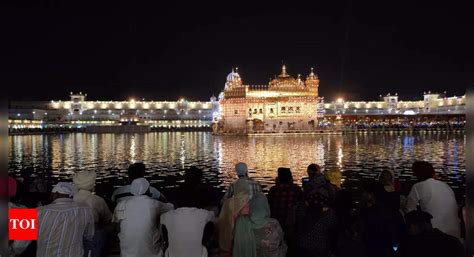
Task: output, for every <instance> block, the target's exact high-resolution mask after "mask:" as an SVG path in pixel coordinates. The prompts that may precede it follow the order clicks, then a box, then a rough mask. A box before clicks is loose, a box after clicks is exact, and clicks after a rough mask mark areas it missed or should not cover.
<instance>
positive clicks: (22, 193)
mask: <svg viewBox="0 0 474 257" xmlns="http://www.w3.org/2000/svg"><path fill="white" fill-rule="evenodd" d="M20 174H21V176H20V177H19V178H18V182H19V183H17V199H18V202H19V203H21V204H23V205H25V206H26V207H28V208H36V207H38V206H41V205H45V204H47V203H48V200H49V199H48V198H49V191H48V186H47V184H46V180H45V179H44V178H43V176H44V175H43V174H44V173H43V174H40V175H38V173H37V172H35V170H34V169H33V168H32V167H27V168H25V169H24V170H22V171H21V172H20Z"/></svg>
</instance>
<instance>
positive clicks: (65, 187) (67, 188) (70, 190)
mask: <svg viewBox="0 0 474 257" xmlns="http://www.w3.org/2000/svg"><path fill="white" fill-rule="evenodd" d="M52 192H53V193H59V194H63V195H69V197H72V196H73V195H74V186H73V185H72V184H71V183H68V182H59V183H58V184H56V185H55V186H54V187H53V191H52Z"/></svg>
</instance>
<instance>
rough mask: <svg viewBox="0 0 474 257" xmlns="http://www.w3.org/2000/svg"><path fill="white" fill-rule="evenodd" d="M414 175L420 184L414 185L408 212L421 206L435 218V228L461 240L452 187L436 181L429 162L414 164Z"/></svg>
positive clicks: (410, 194) (409, 196) (407, 206)
mask: <svg viewBox="0 0 474 257" xmlns="http://www.w3.org/2000/svg"><path fill="white" fill-rule="evenodd" d="M413 173H414V175H415V176H416V177H417V179H418V181H419V182H418V183H416V184H415V185H413V187H412V188H411V191H410V193H409V194H408V199H407V204H406V212H410V211H414V210H416V209H417V206H419V207H420V208H421V210H422V211H425V212H428V213H429V214H431V215H432V216H433V220H432V221H431V222H432V224H433V227H435V228H437V229H439V230H441V231H443V232H444V233H446V234H449V235H452V236H454V237H457V238H460V236H461V231H460V230H461V228H460V220H459V218H458V205H457V202H456V197H455V196H454V192H453V190H452V189H451V187H450V186H448V184H446V183H444V182H442V181H439V180H435V179H434V177H435V171H434V168H433V165H431V163H429V162H425V161H416V162H415V163H413Z"/></svg>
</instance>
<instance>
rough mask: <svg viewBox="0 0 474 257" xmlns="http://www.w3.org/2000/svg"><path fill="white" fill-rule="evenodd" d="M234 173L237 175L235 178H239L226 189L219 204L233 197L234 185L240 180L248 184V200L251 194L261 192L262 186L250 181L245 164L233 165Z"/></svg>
mask: <svg viewBox="0 0 474 257" xmlns="http://www.w3.org/2000/svg"><path fill="white" fill-rule="evenodd" d="M235 172H236V173H237V176H238V177H239V178H238V179H237V181H235V182H234V183H232V184H231V185H230V186H229V188H228V189H227V191H226V192H225V194H224V197H223V198H222V201H221V203H223V202H224V201H225V200H227V199H229V198H230V197H232V196H233V195H234V192H235V184H236V183H237V182H238V181H240V180H246V181H247V182H248V184H249V187H250V198H251V197H252V196H253V194H255V193H257V192H262V186H260V184H259V183H258V182H257V181H255V180H253V179H251V178H250V177H249V176H248V168H247V164H245V163H243V162H239V163H237V164H236V165H235Z"/></svg>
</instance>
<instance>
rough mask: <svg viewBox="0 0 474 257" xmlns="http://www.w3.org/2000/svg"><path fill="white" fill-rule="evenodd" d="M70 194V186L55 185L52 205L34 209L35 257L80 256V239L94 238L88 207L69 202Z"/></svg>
mask: <svg viewBox="0 0 474 257" xmlns="http://www.w3.org/2000/svg"><path fill="white" fill-rule="evenodd" d="M73 194H74V186H73V185H72V184H71V183H67V182H59V183H58V184H57V185H56V186H54V188H53V190H52V195H51V197H52V200H53V202H52V203H51V204H49V205H45V206H41V207H39V208H38V241H37V245H38V247H37V250H36V256H71V257H72V256H73V257H83V256H84V248H83V245H84V244H83V239H86V240H91V239H92V237H93V236H94V216H93V214H92V209H91V208H90V207H89V206H87V205H85V204H81V203H76V202H74V201H73V199H72V196H73ZM86 256H87V255H86Z"/></svg>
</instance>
